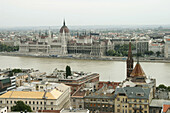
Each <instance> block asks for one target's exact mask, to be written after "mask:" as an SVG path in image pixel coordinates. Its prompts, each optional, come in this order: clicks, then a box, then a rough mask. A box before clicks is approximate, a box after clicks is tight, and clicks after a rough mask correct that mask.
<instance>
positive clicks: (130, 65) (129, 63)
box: [126, 39, 133, 77]
mask: <svg viewBox="0 0 170 113" xmlns="http://www.w3.org/2000/svg"><path fill="white" fill-rule="evenodd" d="M126 64H127V75H126V76H127V77H130V74H131V73H132V71H133V58H132V48H131V39H130V41H129V51H128V58H127V60H126Z"/></svg>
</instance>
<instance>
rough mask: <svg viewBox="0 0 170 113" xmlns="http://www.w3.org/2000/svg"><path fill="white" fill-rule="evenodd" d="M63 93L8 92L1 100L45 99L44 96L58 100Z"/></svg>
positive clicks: (54, 91) (55, 91) (53, 91)
mask: <svg viewBox="0 0 170 113" xmlns="http://www.w3.org/2000/svg"><path fill="white" fill-rule="evenodd" d="M61 94H62V92H60V91H58V90H57V89H53V90H52V91H51V92H39V91H8V92H7V93H5V94H3V95H1V96H0V98H27V99H43V98H44V96H45V97H46V98H47V99H57V98H58V97H60V95H61Z"/></svg>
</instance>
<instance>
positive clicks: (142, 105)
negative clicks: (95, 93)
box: [115, 87, 151, 113]
mask: <svg viewBox="0 0 170 113" xmlns="http://www.w3.org/2000/svg"><path fill="white" fill-rule="evenodd" d="M115 96H116V97H115V113H149V103H150V101H151V100H150V88H147V89H145V88H141V87H124V88H117V89H116V91H115Z"/></svg>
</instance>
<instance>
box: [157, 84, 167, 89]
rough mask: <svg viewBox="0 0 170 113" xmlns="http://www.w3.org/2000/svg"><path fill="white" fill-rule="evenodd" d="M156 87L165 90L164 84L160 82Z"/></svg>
mask: <svg viewBox="0 0 170 113" xmlns="http://www.w3.org/2000/svg"><path fill="white" fill-rule="evenodd" d="M158 89H164V90H166V89H167V87H166V86H165V85H164V84H160V85H159V86H158Z"/></svg>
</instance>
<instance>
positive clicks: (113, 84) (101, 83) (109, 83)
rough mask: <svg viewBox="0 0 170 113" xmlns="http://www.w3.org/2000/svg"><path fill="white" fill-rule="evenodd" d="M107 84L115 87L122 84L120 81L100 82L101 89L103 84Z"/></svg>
mask: <svg viewBox="0 0 170 113" xmlns="http://www.w3.org/2000/svg"><path fill="white" fill-rule="evenodd" d="M104 84H106V85H107V87H112V88H113V89H115V88H116V86H118V85H119V84H120V82H109V81H108V82H99V89H100V88H102V87H103V85H104Z"/></svg>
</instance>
